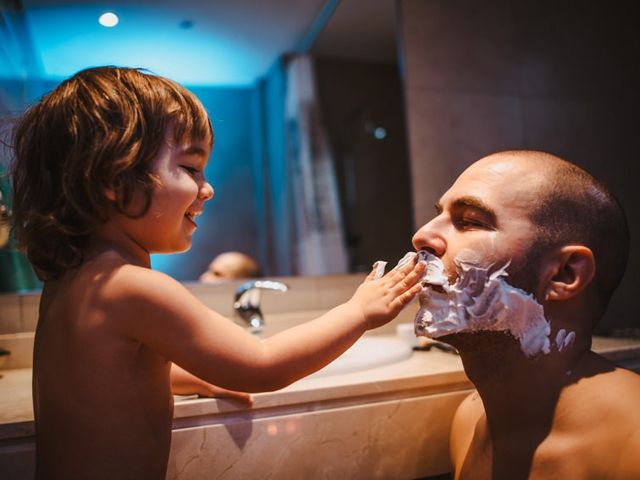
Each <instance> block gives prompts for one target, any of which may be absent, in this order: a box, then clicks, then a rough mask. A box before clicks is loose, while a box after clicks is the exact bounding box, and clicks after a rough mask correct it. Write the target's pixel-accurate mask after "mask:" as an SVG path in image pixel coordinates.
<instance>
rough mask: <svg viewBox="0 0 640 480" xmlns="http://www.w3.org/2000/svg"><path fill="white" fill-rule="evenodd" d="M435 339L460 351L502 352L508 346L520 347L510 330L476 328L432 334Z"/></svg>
mask: <svg viewBox="0 0 640 480" xmlns="http://www.w3.org/2000/svg"><path fill="white" fill-rule="evenodd" d="M429 338H432V339H433V340H437V341H438V342H443V343H447V344H449V345H451V346H452V347H454V348H455V349H456V350H458V351H459V352H460V353H465V352H468V353H471V352H474V351H476V352H484V353H488V352H490V351H499V352H502V351H504V350H505V349H507V348H512V347H514V346H515V347H518V341H517V340H516V339H515V338H514V337H513V335H511V334H510V333H508V332H502V331H490V330H475V331H462V332H455V333H447V334H445V335H441V336H437V337H435V336H430V337H429ZM518 348H519V347H518Z"/></svg>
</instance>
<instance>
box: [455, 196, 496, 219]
mask: <svg viewBox="0 0 640 480" xmlns="http://www.w3.org/2000/svg"><path fill="white" fill-rule="evenodd" d="M468 207H471V208H474V209H476V210H479V211H481V212H482V213H484V214H485V215H487V216H488V217H489V219H490V220H491V221H493V222H494V223H495V222H496V220H497V218H498V217H497V216H496V212H495V211H494V210H493V208H491V207H490V206H489V205H487V204H486V203H484V202H483V201H482V200H480V199H479V198H478V197H460V198H457V199H456V200H454V202H453V204H452V205H451V208H454V209H460V208H468Z"/></svg>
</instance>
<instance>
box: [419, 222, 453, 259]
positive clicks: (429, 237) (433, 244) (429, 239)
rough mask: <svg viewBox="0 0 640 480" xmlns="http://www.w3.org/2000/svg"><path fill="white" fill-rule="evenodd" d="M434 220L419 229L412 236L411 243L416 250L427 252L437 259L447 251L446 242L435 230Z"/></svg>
mask: <svg viewBox="0 0 640 480" xmlns="http://www.w3.org/2000/svg"><path fill="white" fill-rule="evenodd" d="M436 220H437V217H436V218H434V219H433V220H431V221H430V222H429V223H427V224H425V225H423V226H422V227H420V228H419V229H418V231H417V232H416V233H415V234H414V235H413V238H412V239H411V242H412V243H413V247H414V248H415V249H416V250H427V251H428V252H431V253H432V254H434V255H436V256H437V257H441V256H442V255H444V252H445V251H446V250H447V242H446V240H445V239H444V237H443V236H442V234H441V233H440V232H439V231H438V230H437V228H436V225H435V222H436Z"/></svg>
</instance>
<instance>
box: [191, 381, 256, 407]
mask: <svg viewBox="0 0 640 480" xmlns="http://www.w3.org/2000/svg"><path fill="white" fill-rule="evenodd" d="M197 393H198V396H200V397H215V398H227V399H230V400H235V401H237V402H240V403H241V404H242V405H244V406H246V407H250V406H251V405H253V398H251V395H250V394H248V393H246V392H236V391H235V390H227V389H226V388H222V387H218V386H216V385H212V384H210V383H208V384H207V385H206V386H203V387H202V388H200V389H199V391H198V392H197Z"/></svg>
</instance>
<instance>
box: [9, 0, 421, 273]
mask: <svg viewBox="0 0 640 480" xmlns="http://www.w3.org/2000/svg"><path fill="white" fill-rule="evenodd" d="M266 3H268V5H266ZM14 4H15V5H14ZM114 5H115V6H118V5H119V8H120V10H119V13H120V15H119V16H120V20H121V21H120V23H119V24H118V25H116V26H115V27H113V28H111V29H105V28H104V27H102V26H101V25H99V24H98V22H97V18H98V16H99V15H98V13H104V12H101V11H100V8H99V7H100V6H98V5H93V3H92V2H80V1H77V0H76V1H74V0H66V1H64V0H63V1H61V2H56V4H55V5H52V4H51V3H50V2H46V1H45V0H25V1H24V2H3V4H2V6H1V7H0V15H1V16H2V21H3V23H4V24H5V25H10V26H11V27H12V28H8V29H1V30H0V43H2V45H3V46H4V47H5V48H4V49H3V50H2V53H1V54H0V55H1V58H0V60H1V61H0V116H1V117H2V118H3V122H6V119H7V118H10V117H15V116H17V115H19V114H21V113H22V112H23V111H24V109H25V108H26V107H27V106H28V105H29V104H30V103H32V102H33V101H34V100H36V99H38V98H40V97H41V96H42V95H44V94H45V93H47V92H48V91H50V90H51V89H53V88H54V87H55V86H56V85H57V84H58V83H59V82H60V81H61V80H63V79H64V78H66V77H68V76H70V75H72V74H73V73H75V71H77V70H78V69H81V68H84V67H86V66H89V65H95V64H105V63H109V64H116V65H124V66H141V67H147V68H150V69H151V70H152V71H154V72H155V73H158V74H161V75H166V76H168V77H170V78H173V79H175V80H177V81H178V82H181V83H183V84H184V85H185V86H187V88H189V89H190V90H191V91H193V92H194V93H195V94H196V95H197V96H198V97H199V98H200V100H201V101H202V103H203V104H204V105H205V107H206V108H207V110H208V111H209V114H210V117H211V122H212V125H213V128H214V131H215V137H216V138H215V146H214V150H213V154H212V157H211V159H210V162H209V165H208V166H207V169H206V172H205V173H206V176H207V178H208V180H209V181H210V182H211V183H212V185H213V186H214V188H215V198H214V200H213V201H211V202H209V203H208V204H207V206H206V208H205V211H204V214H203V215H202V216H201V217H200V218H199V221H198V226H199V228H198V232H197V233H196V235H195V236H194V242H193V246H192V248H191V250H190V251H189V252H186V253H184V254H177V255H153V256H152V265H153V267H154V268H156V269H158V270H161V271H164V272H166V273H168V274H170V275H172V276H173V277H175V278H177V279H178V280H183V281H189V280H191V281H196V280H198V279H199V277H200V275H202V274H203V272H205V271H206V270H207V268H208V265H209V264H210V262H211V261H212V259H213V258H215V257H216V256H217V255H218V254H220V253H222V252H227V251H241V252H244V253H246V254H247V255H249V256H251V257H253V258H254V259H255V260H256V262H257V263H258V265H259V267H260V269H261V273H262V274H264V275H269V276H275V275H298V274H305V275H307V274H308V275H318V274H325V273H345V272H354V271H363V270H367V269H368V268H369V266H370V265H371V264H372V263H373V261H375V260H377V259H379V258H384V259H387V260H390V261H392V260H393V259H396V258H399V257H400V256H401V255H402V254H403V253H404V252H405V251H406V250H407V249H408V248H410V244H409V239H410V236H411V230H412V226H411V208H410V189H409V182H408V167H407V151H406V150H407V149H406V146H405V136H406V134H405V131H404V114H403V112H402V100H401V86H400V85H401V84H400V80H399V74H398V68H397V60H396V32H395V12H394V8H395V7H394V5H395V2H393V1H391V0H370V1H363V0H343V1H341V2H337V1H324V0H315V1H310V2H296V1H293V0H274V1H271V2H260V1H257V0H256V1H253V2H242V5H238V4H236V3H235V2H199V1H196V0H185V1H181V2H176V1H172V0H165V1H163V2H161V6H160V7H159V6H158V5H156V2H153V4H152V2H149V1H146V0H139V1H135V2H115V4H114ZM125 5H126V7H125ZM115 6H114V8H115ZM18 7H20V8H18ZM94 17H95V18H94ZM52 19H58V20H59V21H56V22H53V21H52ZM132 23H133V24H135V28H134V27H132ZM141 32H143V33H144V35H142V34H141ZM158 32H163V33H162V37H160V36H159V33H158ZM105 42H108V43H109V48H102V46H103V45H106V43H105ZM87 45H93V46H94V47H95V48H87ZM305 54H306V55H305ZM87 55H89V56H87ZM105 55H111V56H110V57H109V56H105ZM169 67H171V68H172V70H171V71H165V69H166V68H169ZM65 69H66V70H65ZM305 76H306V77H305ZM296 78H297V79H304V78H306V79H307V80H306V81H304V80H303V81H302V82H301V83H300V84H299V85H298V87H300V86H302V87H305V86H306V87H305V88H297V92H298V93H301V92H302V93H304V92H307V93H308V92H309V91H310V90H312V93H313V100H314V102H315V103H314V105H315V106H314V108H313V112H311V113H310V111H309V110H308V109H307V106H308V105H307V103H306V102H307V100H305V97H303V96H300V95H298V96H296V97H293V96H292V95H291V92H292V90H293V88H292V85H293V83H292V82H293V79H296ZM310 86H312V87H313V88H307V87H310ZM304 94H306V93H304ZM294 98H295V99H296V100H295V101H294V100H292V99H294ZM292 112H294V114H292ZM295 112H297V113H295ZM305 115H306V116H305ZM305 118H308V119H313V122H314V123H313V125H314V127H313V128H316V127H317V128H318V129H321V131H322V132H323V133H322V135H320V136H317V137H316V136H314V135H306V136H305V135H304V134H303V132H304V131H305V128H307V127H308V125H307V124H306V123H305V120H304V119H305ZM305 125H307V126H305ZM307 131H308V130H307ZM303 149H307V150H308V151H309V152H311V154H312V155H311V156H310V160H309V161H307V163H301V162H292V160H291V158H292V157H291V155H295V154H296V152H300V151H302V150H303ZM319 152H324V153H323V154H322V155H320V157H321V159H322V162H321V163H320V164H318V163H317V162H316V161H315V160H316V159H317V158H318V157H319V156H318V153H319ZM2 160H3V161H5V162H6V160H8V159H7V158H6V152H4V153H3V159H2ZM305 172H306V173H305ZM303 174H304V175H303ZM8 196H9V192H6V195H5V199H6V198H7V197H8ZM303 199H305V200H304V202H303ZM319 225H320V227H322V228H321V230H320V234H318V231H317V230H314V228H316V227H318V226H319ZM5 249H6V247H5ZM3 270H5V269H4V266H3Z"/></svg>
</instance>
